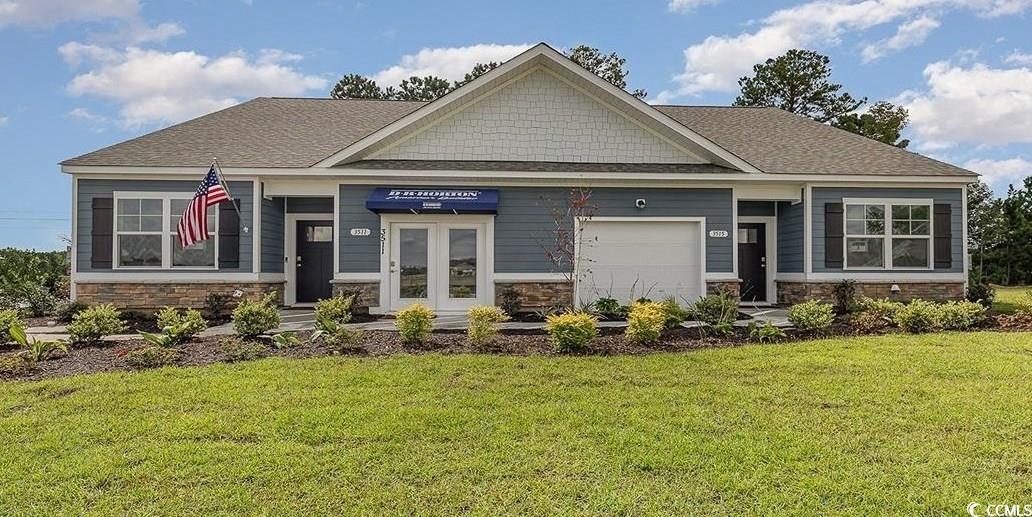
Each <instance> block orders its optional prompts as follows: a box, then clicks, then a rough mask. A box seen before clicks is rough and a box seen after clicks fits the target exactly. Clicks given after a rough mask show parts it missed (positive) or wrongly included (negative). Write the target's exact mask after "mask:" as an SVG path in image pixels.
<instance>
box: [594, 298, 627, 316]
mask: <svg viewBox="0 0 1032 517" xmlns="http://www.w3.org/2000/svg"><path fill="white" fill-rule="evenodd" d="M621 307H623V306H622V305H620V302H618V301H616V298H612V297H608V296H607V297H603V298H599V299H598V300H595V313H597V314H598V315H599V316H602V317H603V318H605V319H607V320H620V319H623V318H625V317H627V311H621V310H620V308H621Z"/></svg>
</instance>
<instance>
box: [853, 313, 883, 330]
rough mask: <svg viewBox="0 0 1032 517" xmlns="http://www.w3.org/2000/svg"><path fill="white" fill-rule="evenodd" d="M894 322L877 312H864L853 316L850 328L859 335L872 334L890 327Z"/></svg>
mask: <svg viewBox="0 0 1032 517" xmlns="http://www.w3.org/2000/svg"><path fill="white" fill-rule="evenodd" d="M891 323H892V322H891V321H889V319H888V318H886V317H885V316H882V315H880V314H878V313H877V312H875V311H863V312H858V313H856V314H854V315H853V317H852V318H850V320H849V326H850V328H852V329H853V332H855V333H857V334H871V333H874V332H878V331H880V330H882V329H884V328H886V327H888V326H889V325H890V324H891Z"/></svg>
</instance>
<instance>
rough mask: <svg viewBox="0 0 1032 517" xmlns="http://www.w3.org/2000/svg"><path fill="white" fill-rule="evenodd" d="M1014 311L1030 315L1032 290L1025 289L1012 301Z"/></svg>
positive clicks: (1031, 311)
mask: <svg viewBox="0 0 1032 517" xmlns="http://www.w3.org/2000/svg"><path fill="white" fill-rule="evenodd" d="M1014 312H1015V313H1017V314H1024V315H1026V316H1032V291H1025V294H1024V296H1022V297H1021V298H1019V299H1018V300H1017V301H1015V302H1014Z"/></svg>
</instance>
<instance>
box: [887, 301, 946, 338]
mask: <svg viewBox="0 0 1032 517" xmlns="http://www.w3.org/2000/svg"><path fill="white" fill-rule="evenodd" d="M892 321H893V323H895V324H896V325H897V326H899V328H901V329H903V330H905V331H907V332H929V331H932V330H935V329H936V328H938V325H939V306H938V305H936V304H935V303H933V302H928V301H925V300H913V301H911V302H910V303H908V304H906V305H904V306H903V307H901V308H900V309H899V310H897V311H896V314H895V315H893V317H892Z"/></svg>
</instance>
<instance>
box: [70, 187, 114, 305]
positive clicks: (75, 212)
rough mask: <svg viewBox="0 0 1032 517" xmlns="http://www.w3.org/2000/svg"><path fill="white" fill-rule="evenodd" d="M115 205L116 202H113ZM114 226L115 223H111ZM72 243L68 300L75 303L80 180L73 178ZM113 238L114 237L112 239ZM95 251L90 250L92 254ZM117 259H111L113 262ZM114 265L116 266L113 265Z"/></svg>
mask: <svg viewBox="0 0 1032 517" xmlns="http://www.w3.org/2000/svg"><path fill="white" fill-rule="evenodd" d="M112 204H114V201H112ZM111 213H112V214H114V213H115V207H114V206H112V207H111ZM112 217H113V215H112ZM111 224H114V221H113V220H112V221H111ZM68 238H69V239H70V240H71V241H72V242H71V250H70V251H69V252H68V260H69V262H70V264H69V270H68V271H69V282H68V298H69V299H70V300H71V301H73V302H74V301H75V296H76V295H75V280H76V278H77V276H78V270H79V178H76V177H75V176H72V234H71V235H69V236H68ZM112 238H113V237H112ZM92 251H93V250H90V252H91V253H92ZM114 259H115V258H114V257H111V260H112V261H113V260H114ZM112 265H114V264H112Z"/></svg>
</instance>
